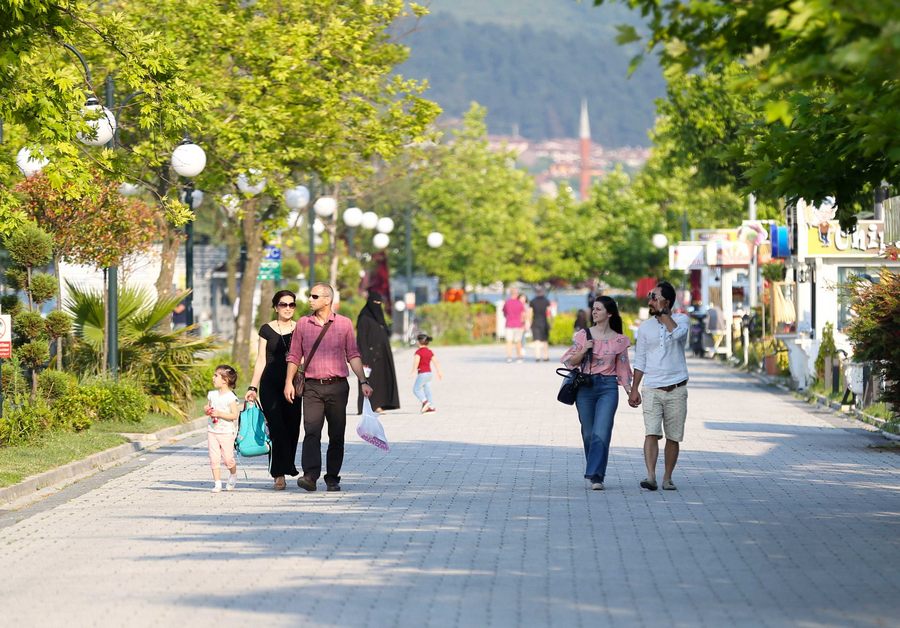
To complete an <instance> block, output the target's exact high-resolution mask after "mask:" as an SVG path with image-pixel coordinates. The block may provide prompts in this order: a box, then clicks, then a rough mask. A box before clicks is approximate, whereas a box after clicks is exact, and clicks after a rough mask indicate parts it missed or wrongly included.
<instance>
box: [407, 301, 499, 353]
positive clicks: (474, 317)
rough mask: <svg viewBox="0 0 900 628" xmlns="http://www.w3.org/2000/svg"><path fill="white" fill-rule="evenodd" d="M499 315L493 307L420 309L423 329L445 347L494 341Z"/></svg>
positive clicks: (434, 306) (445, 305)
mask: <svg viewBox="0 0 900 628" xmlns="http://www.w3.org/2000/svg"><path fill="white" fill-rule="evenodd" d="M495 315H496V309H495V308H494V306H493V305H491V304H489V303H461V302H454V303H451V302H441V303H431V304H427V305H420V306H419V307H418V308H416V318H417V319H418V326H419V329H420V330H421V331H423V332H425V333H427V334H428V335H429V336H431V337H433V338H434V341H435V343H436V344H444V345H453V344H471V343H475V342H489V341H493V339H494V337H495V334H496V329H495V325H494V320H495V319H494V318H493V317H494V316H495Z"/></svg>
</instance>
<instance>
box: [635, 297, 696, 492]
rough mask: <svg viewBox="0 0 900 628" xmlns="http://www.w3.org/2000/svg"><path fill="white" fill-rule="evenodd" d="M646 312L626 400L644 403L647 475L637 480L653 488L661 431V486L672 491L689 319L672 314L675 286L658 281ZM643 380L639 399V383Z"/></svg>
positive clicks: (685, 379) (683, 403)
mask: <svg viewBox="0 0 900 628" xmlns="http://www.w3.org/2000/svg"><path fill="white" fill-rule="evenodd" d="M647 300H648V305H649V307H650V318H649V319H647V320H646V321H644V322H643V323H641V326H640V327H638V331H637V338H636V339H635V340H636V343H637V347H636V348H635V352H634V385H633V386H632V388H631V394H630V395H629V397H628V404H629V405H630V406H631V407H633V408H636V407H638V406H639V405H641V403H643V406H644V407H643V410H644V433H645V434H646V436H645V437H644V463H645V465H646V466H647V477H646V478H644V479H643V480H641V488H645V489H648V490H650V491H655V490H656V489H657V483H656V461H657V458H659V440H660V439H661V438H662V437H663V435H664V434H665V437H666V451H665V470H664V472H663V481H662V487H663V489H664V490H667V491H674V490H675V484H674V483H673V482H672V473H673V472H674V471H675V464H676V463H677V462H678V452H679V448H680V443H681V441H682V440H684V424H685V420H686V418H687V398H688V391H687V383H688V370H687V360H686V359H685V356H684V350H685V342H686V341H687V337H688V332H689V330H690V321H689V320H688V317H687V316H686V315H684V314H672V306H673V305H674V304H675V288H673V287H672V284H670V283H668V282H667V281H661V282H659V283H658V284H656V287H655V288H654V289H653V290H651V291H650V294H648V295H647ZM641 383H643V385H644V387H643V393H644V394H643V399H642V398H641V393H640V392H639V391H638V386H640V384H641Z"/></svg>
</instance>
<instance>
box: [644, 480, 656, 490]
mask: <svg viewBox="0 0 900 628" xmlns="http://www.w3.org/2000/svg"><path fill="white" fill-rule="evenodd" d="M641 488H645V489H647V490H648V491H655V490H656V489H657V488H659V487H658V486H657V484H656V480H652V481H651V480H647V479H644V480H641Z"/></svg>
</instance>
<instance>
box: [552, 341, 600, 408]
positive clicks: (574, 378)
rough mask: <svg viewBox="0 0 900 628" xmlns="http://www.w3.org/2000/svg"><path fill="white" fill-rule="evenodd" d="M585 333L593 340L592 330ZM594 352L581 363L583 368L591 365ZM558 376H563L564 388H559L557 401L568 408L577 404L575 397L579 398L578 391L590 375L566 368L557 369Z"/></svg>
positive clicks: (589, 353) (577, 369) (579, 370)
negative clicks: (585, 365) (586, 364)
mask: <svg viewBox="0 0 900 628" xmlns="http://www.w3.org/2000/svg"><path fill="white" fill-rule="evenodd" d="M584 331H585V333H587V337H588V340H591V330H590V329H585V330H584ZM593 353H594V350H593V349H591V350H590V351H588V352H587V355H585V356H584V360H582V361H581V366H582V367H584V363H585V362H587V363H588V364H590V363H591V362H590V361H591V357H592V354H593ZM556 374H557V375H562V377H563V383H562V386H560V387H559V392H558V393H557V394H556V400H557V401H559V402H561V403H564V404H566V405H568V406H571V405H573V404H574V403H575V397H577V396H578V389H579V388H581V386H583V385H584V384H585V383H586V382H587V381H588V379H589V378H590V375H587V374H586V373H583V372H582V370H581V368H578V367H576V368H573V369H568V368H565V367H560V368H558V369H556Z"/></svg>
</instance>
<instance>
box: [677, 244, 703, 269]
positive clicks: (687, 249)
mask: <svg viewBox="0 0 900 628" xmlns="http://www.w3.org/2000/svg"><path fill="white" fill-rule="evenodd" d="M706 244H707V243H706V242H679V243H678V244H673V245H672V246H670V247H669V270H694V269H697V268H703V267H704V266H706Z"/></svg>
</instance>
